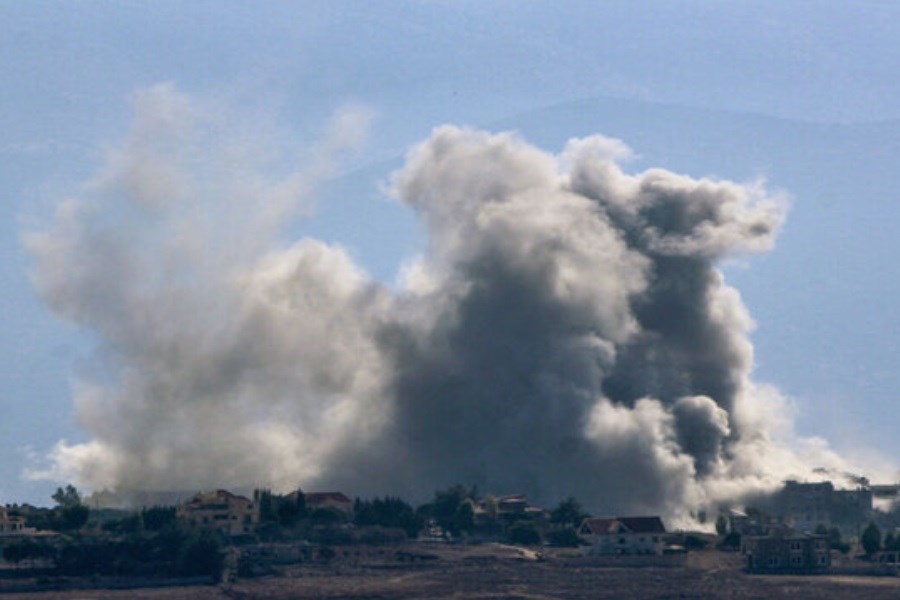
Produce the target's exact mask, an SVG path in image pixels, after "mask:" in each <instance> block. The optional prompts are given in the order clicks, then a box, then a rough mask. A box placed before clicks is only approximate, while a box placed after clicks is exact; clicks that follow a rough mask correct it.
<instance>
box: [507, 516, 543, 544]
mask: <svg viewBox="0 0 900 600" xmlns="http://www.w3.org/2000/svg"><path fill="white" fill-rule="evenodd" d="M507 536H508V538H509V543H510V544H518V545H520V546H534V545H537V544H540V543H541V534H540V533H538V530H537V529H536V528H535V526H534V525H532V524H531V523H525V522H522V521H519V522H518V523H516V524H515V525H513V526H512V527H510V528H509V532H508V533H507Z"/></svg>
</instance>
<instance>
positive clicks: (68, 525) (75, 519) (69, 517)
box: [57, 504, 91, 531]
mask: <svg viewBox="0 0 900 600" xmlns="http://www.w3.org/2000/svg"><path fill="white" fill-rule="evenodd" d="M90 515H91V511H90V509H89V508H88V507H87V506H85V505H84V504H77V505H75V506H66V507H64V508H62V509H61V510H60V511H59V520H58V522H57V525H58V527H59V528H60V529H61V530H63V531H77V530H78V529H81V528H82V527H84V525H85V523H87V522H88V518H89V517H90Z"/></svg>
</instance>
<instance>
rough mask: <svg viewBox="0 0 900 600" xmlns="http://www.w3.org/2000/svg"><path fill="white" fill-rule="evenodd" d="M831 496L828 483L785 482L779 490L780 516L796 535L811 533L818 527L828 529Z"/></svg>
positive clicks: (831, 488)
mask: <svg viewBox="0 0 900 600" xmlns="http://www.w3.org/2000/svg"><path fill="white" fill-rule="evenodd" d="M833 494H834V486H833V485H832V484H831V482H830V481H821V482H817V483H800V482H797V481H785V482H784V488H783V489H782V490H781V511H782V515H783V516H784V518H785V520H786V521H787V523H788V524H789V525H790V526H791V527H793V528H794V530H795V531H797V532H798V533H812V532H813V531H815V529H816V527H818V526H819V525H824V526H826V527H830V526H831V498H832V495H833Z"/></svg>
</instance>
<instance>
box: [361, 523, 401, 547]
mask: <svg viewBox="0 0 900 600" xmlns="http://www.w3.org/2000/svg"><path fill="white" fill-rule="evenodd" d="M359 541H360V542H362V543H363V544H371V545H372V546H381V545H384V544H400V543H402V542H404V541H406V532H405V531H403V530H402V529H400V528H398V527H378V526H375V527H365V528H363V530H362V531H361V532H360V534H359Z"/></svg>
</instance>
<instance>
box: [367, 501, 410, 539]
mask: <svg viewBox="0 0 900 600" xmlns="http://www.w3.org/2000/svg"><path fill="white" fill-rule="evenodd" d="M353 515H354V518H353V523H354V524H355V525H358V526H360V527H364V526H374V525H378V526H381V527H391V528H393V527H396V528H400V529H403V531H405V532H406V535H407V536H408V537H411V538H412V537H415V536H416V535H418V533H419V530H420V529H422V525H423V519H422V517H421V516H420V515H418V514H416V512H415V511H414V510H413V508H412V506H410V505H409V504H407V503H406V502H404V501H403V500H401V499H400V498H392V497H390V496H385V498H384V499H383V500H382V499H380V498H375V499H374V500H360V499H359V498H357V499H356V501H355V502H354V509H353Z"/></svg>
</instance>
